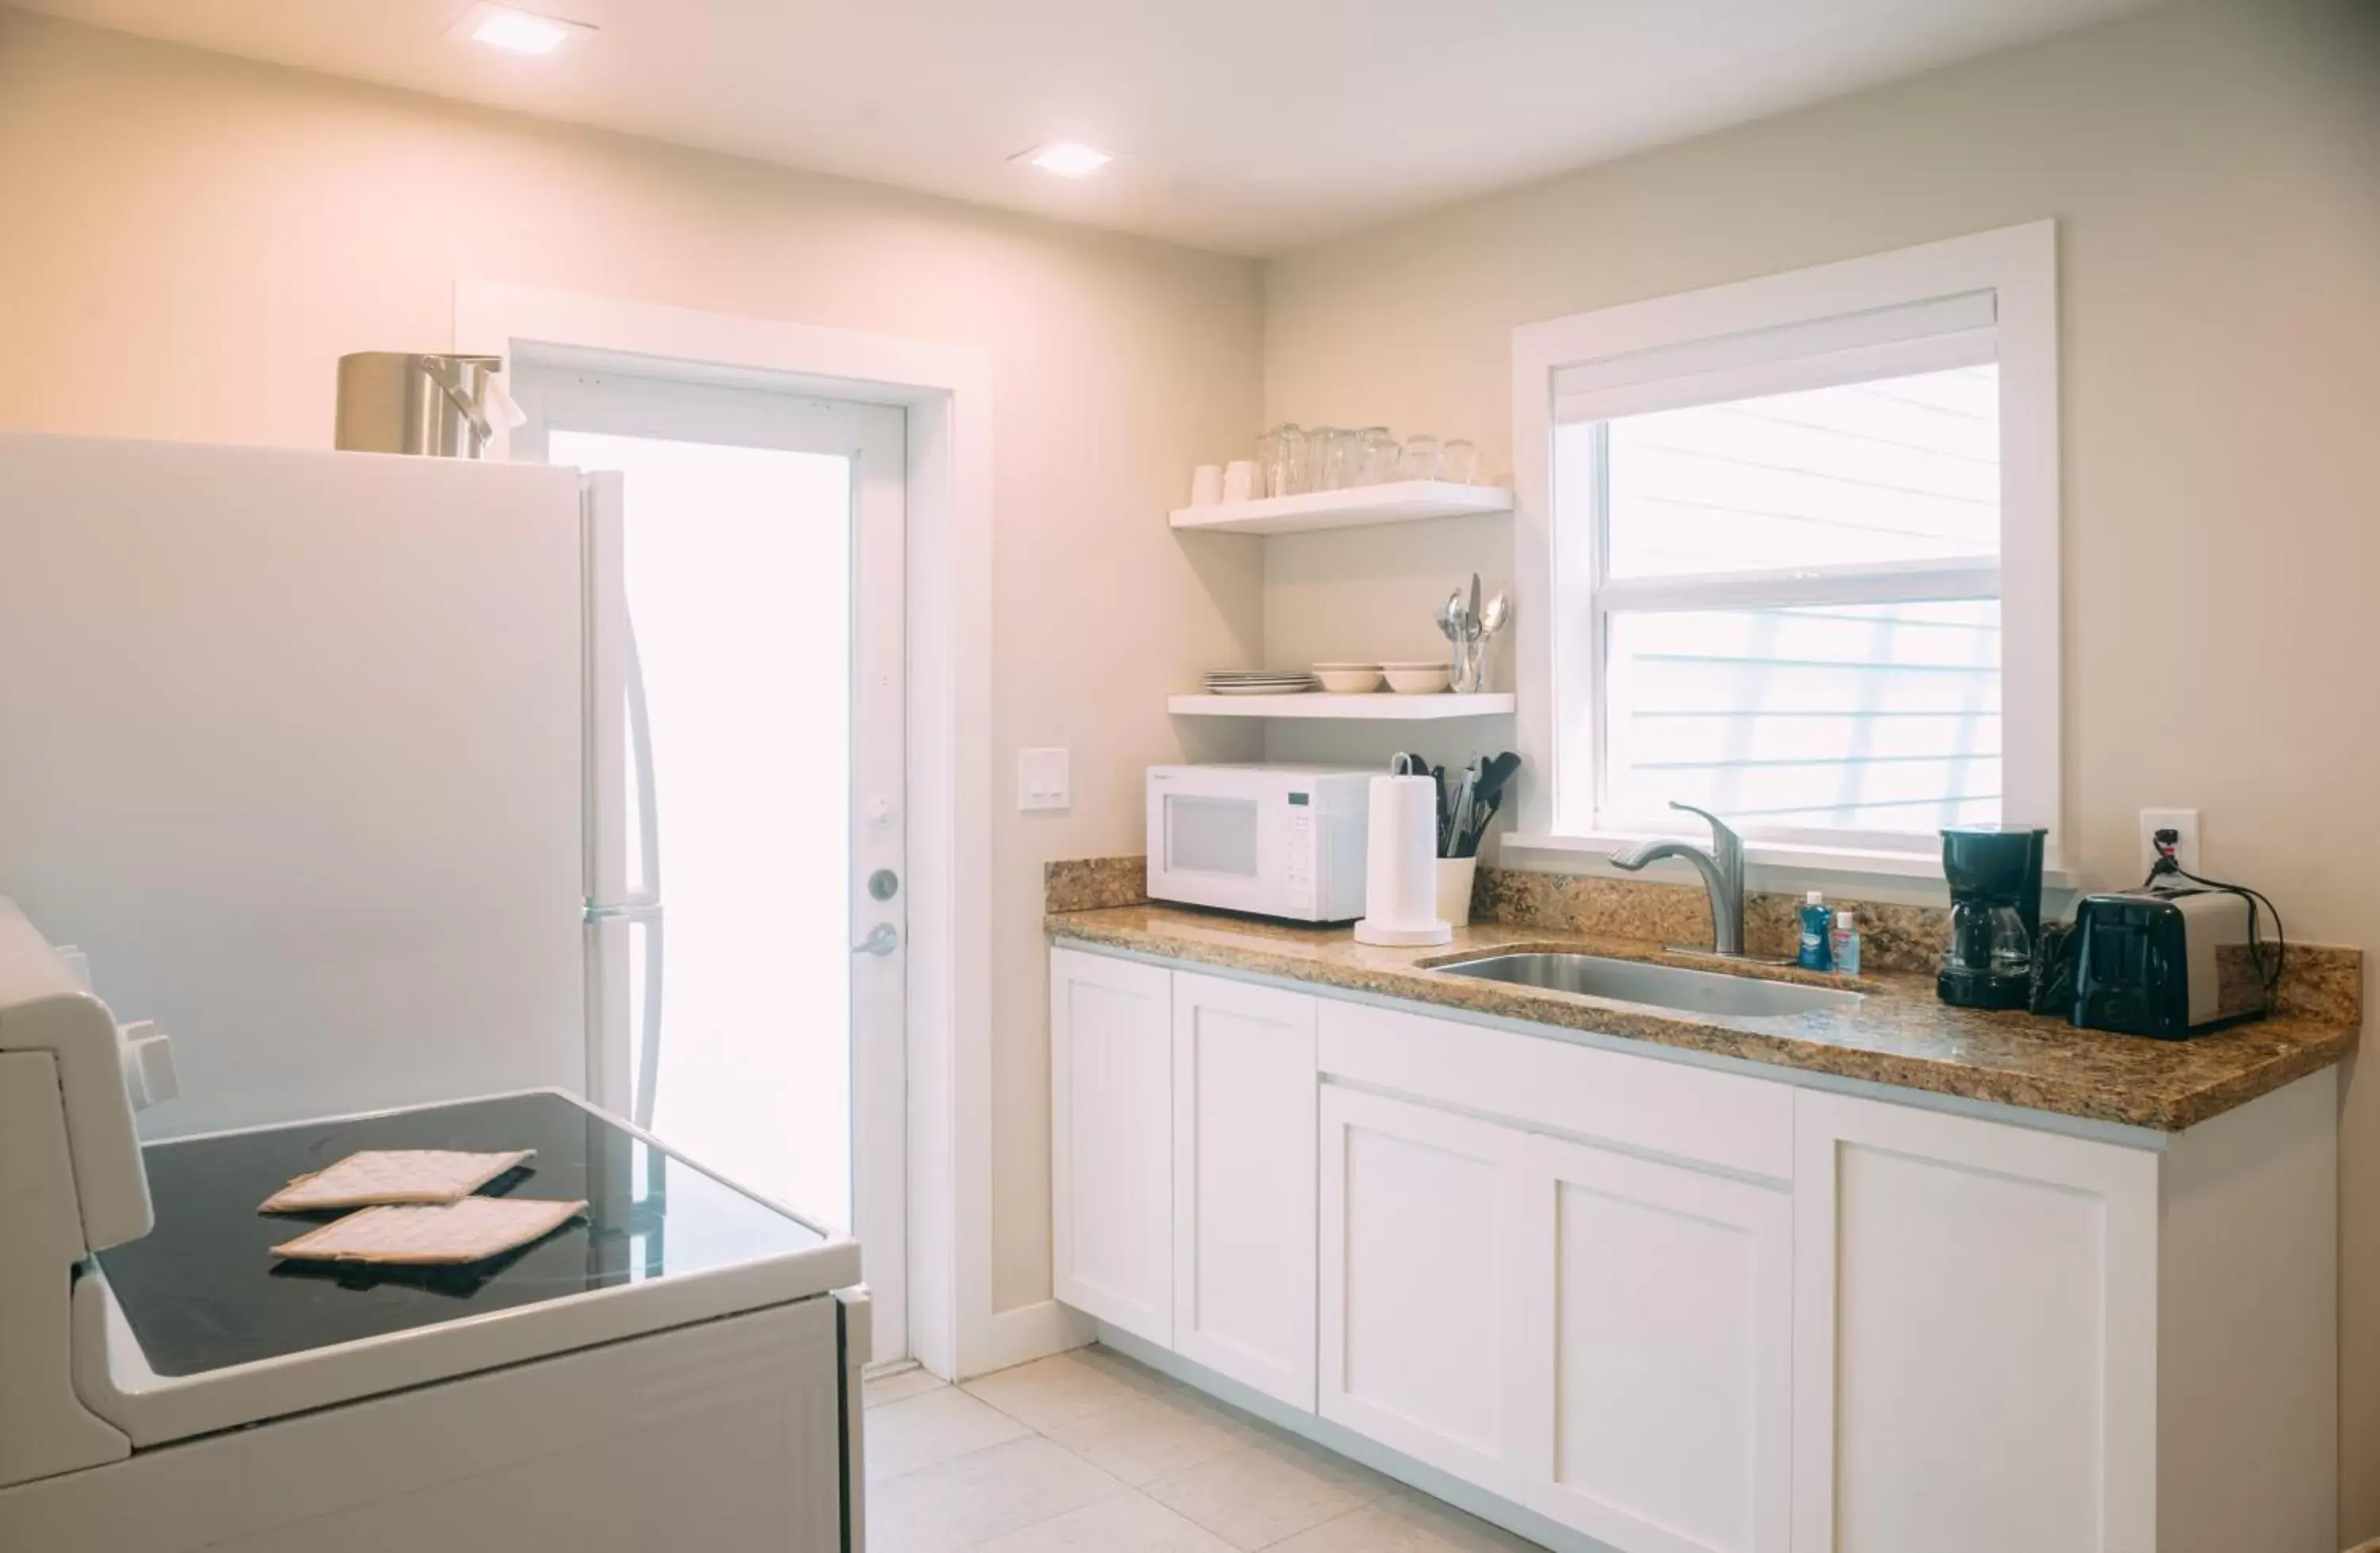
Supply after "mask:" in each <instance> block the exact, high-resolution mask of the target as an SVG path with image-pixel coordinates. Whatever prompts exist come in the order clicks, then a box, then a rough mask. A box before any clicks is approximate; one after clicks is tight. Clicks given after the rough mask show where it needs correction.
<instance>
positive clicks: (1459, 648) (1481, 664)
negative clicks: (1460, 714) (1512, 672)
mask: <svg viewBox="0 0 2380 1553" xmlns="http://www.w3.org/2000/svg"><path fill="white" fill-rule="evenodd" d="M1451 667H1452V674H1451V680H1452V684H1451V686H1450V688H1451V689H1452V690H1453V691H1454V693H1455V694H1456V695H1458V696H1475V695H1478V694H1479V693H1481V692H1482V691H1485V690H1486V689H1487V688H1488V638H1487V637H1475V638H1473V639H1471V640H1469V641H1458V642H1456V643H1455V644H1454V654H1453V657H1452V659H1451Z"/></svg>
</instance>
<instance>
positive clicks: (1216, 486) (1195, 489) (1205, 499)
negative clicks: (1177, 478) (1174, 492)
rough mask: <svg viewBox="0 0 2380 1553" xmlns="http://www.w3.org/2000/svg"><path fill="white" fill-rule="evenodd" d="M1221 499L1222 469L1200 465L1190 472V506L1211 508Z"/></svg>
mask: <svg viewBox="0 0 2380 1553" xmlns="http://www.w3.org/2000/svg"><path fill="white" fill-rule="evenodd" d="M1222 499H1223V467H1222V466H1221V465H1220V464H1201V465H1199V466H1198V467H1196V468H1195V469H1193V470H1191V471H1190V504H1191V505H1192V506H1194V507H1211V506H1214V505H1215V504H1218V503H1220V501H1222Z"/></svg>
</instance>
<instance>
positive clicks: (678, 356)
mask: <svg viewBox="0 0 2380 1553" xmlns="http://www.w3.org/2000/svg"><path fill="white" fill-rule="evenodd" d="M455 349H456V350H458V351H464V352H468V353H471V354H475V355H490V356H502V357H504V358H505V360H506V361H507V362H508V363H509V362H510V361H512V360H514V359H516V358H527V359H532V360H538V361H546V362H553V363H554V364H557V365H588V366H600V367H603V368H608V369H610V370H615V371H632V372H633V371H641V372H642V373H643V374H645V375H647V376H665V377H674V378H679V379H682V380H690V381H710V382H752V383H760V384H765V385H767V386H770V387H773V388H778V389H785V390H791V391H794V392H797V393H803V394H816V395H818V396H820V397H823V398H831V399H845V400H851V401H854V402H856V403H860V404H874V405H898V406H903V408H904V409H905V410H906V411H907V414H908V422H909V426H908V431H909V436H908V467H907V469H906V471H905V472H906V475H907V481H908V519H909V544H908V565H909V581H908V588H909V599H908V616H909V619H908V631H909V642H908V649H909V779H908V780H909V792H908V821H909V823H908V843H909V971H908V978H909V979H908V1005H909V1006H908V1019H909V1027H908V1058H909V1107H908V1150H909V1171H908V1178H909V1244H908V1273H909V1352H910V1353H911V1354H912V1355H913V1356H914V1357H915V1358H916V1359H917V1362H918V1363H919V1364H921V1365H924V1366H925V1367H926V1368H927V1369H928V1370H930V1371H931V1372H933V1373H934V1374H936V1375H938V1376H941V1377H944V1378H945V1379H952V1378H958V1377H965V1376H969V1375H974V1374H977V1373H978V1372H980V1371H981V1370H983V1369H985V1368H988V1367H990V1366H991V1365H992V1363H993V1362H994V1361H993V1358H992V1353H991V1344H992V1308H991V1015H990V1007H991V667H990V665H991V584H990V575H991V362H990V357H989V356H988V355H987V354H986V353H985V352H983V351H982V350H980V349H978V348H977V347H974V346H961V345H951V344H943V343H938V342H932V341H923V340H907V339H901V338H897V337H893V336H889V335H878V334H854V333H851V332H849V331H846V330H841V329H827V328H820V327H818V326H816V325H812V324H804V323H787V322H782V321H779V320H775V319H761V318H739V317H735V316H733V315H731V314H726V313H710V312H698V311H696V310H693V309H686V308H669V307H659V306H655V305H652V304H650V303H642V302H622V301H614V300H611V299H608V298H604V297H585V296H578V295H574V294H572V293H568V292H560V291H548V290H544V289H541V288H538V287H532V286H519V285H506V284H504V283H501V282H494V281H480V280H469V279H465V280H459V281H457V282H456V283H455ZM493 451H494V453H495V455H496V456H503V454H504V450H503V449H502V448H498V449H495V450H493Z"/></svg>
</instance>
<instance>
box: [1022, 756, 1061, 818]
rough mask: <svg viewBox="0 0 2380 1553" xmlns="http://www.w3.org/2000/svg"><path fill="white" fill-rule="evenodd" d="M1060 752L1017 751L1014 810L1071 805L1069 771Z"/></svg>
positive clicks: (1055, 807) (1057, 807)
mask: <svg viewBox="0 0 2380 1553" xmlns="http://www.w3.org/2000/svg"><path fill="white" fill-rule="evenodd" d="M1067 768H1068V761H1067V758H1066V752H1065V751H1064V750H1062V749H1020V750H1018V751H1017V752H1016V807H1018V808H1020V809H1024V810H1026V811H1031V810H1034V809H1062V808H1065V807H1067V806H1068V805H1070V804H1071V803H1073V801H1074V799H1073V795H1071V794H1069V793H1068V792H1067V787H1068V785H1069V771H1068V769H1067Z"/></svg>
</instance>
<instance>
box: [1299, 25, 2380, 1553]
mask: <svg viewBox="0 0 2380 1553" xmlns="http://www.w3.org/2000/svg"><path fill="white" fill-rule="evenodd" d="M2366 10H2367V16H2371V13H2370V12H2369V8H2368V7H2366ZM1583 89H1584V83H1583ZM2044 216H2055V217H2057V218H2058V222H2059V229H2060V247H2061V256H2060V268H2061V283H2062V285H2063V294H2062V304H2063V306H2062V312H2063V367H2062V392H2063V394H2064V406H2065V410H2064V448H2063V453H2064V464H2065V468H2064V489H2065V523H2066V528H2065V539H2064V558H2065V578H2066V599H2065V629H2066V633H2067V637H2066V639H2067V642H2068V644H2069V645H2068V654H2067V662H2066V673H2065V684H2066V723H2067V726H2066V739H2067V746H2066V748H2067V762H2066V773H2065V774H2066V783H2067V812H2068V815H2069V817H2070V824H2071V825H2072V827H2073V830H2074V834H2075V836H2076V838H2077V841H2078V842H2079V851H2080V858H2081V862H2082V865H2083V868H2084V870H2085V872H2086V874H2087V876H2088V878H2089V879H2090V880H2092V881H2093V883H2094V884H2095V885H2097V886H2102V887H2104V886H2107V885H2113V884H2118V883H2122V882H2129V879H2128V876H2130V875H2131V874H2132V872H2133V869H2134V855H2135V846H2136V843H2135V834H2134V832H2135V814H2136V811H2137V810H2139V809H2140V808H2142V807H2148V806H2168V805H2171V806H2193V807H2199V808H2201V809H2202V810H2204V835H2205V843H2204V852H2205V861H2206V866H2207V867H2210V868H2212V869H2214V870H2215V871H2216V872H2217V873H2218V874H2221V875H2224V876H2227V877H2233V878H2242V879H2245V880H2248V881H2250V882H2252V883H2254V884H2257V885H2260V886H2262V887H2263V888H2264V889H2265V890H2266V891H2268V892H2271V893H2272V894H2273V895H2274V896H2275V897H2276V898H2277V901H2278V902H2279V904H2280V905H2281V908H2282V909H2283V911H2284V912H2286V913H2287V914H2288V923H2289V929H2290V931H2291V932H2292V934H2294V935H2297V936H2301V937H2303V938H2306V939H2311V940H2325V941H2329V942H2335V943H2348V944H2355V945H2360V946H2362V947H2364V948H2366V949H2368V950H2375V951H2380V888H2375V883H2374V880H2375V877H2380V841H2375V833H2374V832H2375V819H2376V818H2380V815H2375V810H2374V804H2375V802H2376V801H2380V677H2375V674H2380V607H2375V604H2374V589H2375V587H2380V16H2371V19H2370V20H2368V21H2367V22H2366V23H2365V24H2364V26H2363V27H2362V29H2361V30H2359V29H2358V28H2357V27H2356V26H2355V25H2354V24H2351V23H2350V22H2349V21H2348V20H2347V19H2346V18H2345V17H2344V14H2343V13H2321V12H2313V11H2309V10H2306V9H2304V8H2301V6H2297V5H2295V4H2292V3H2289V0H2263V3H2260V4H2251V5H2244V6H2224V7H2221V8H2217V9H2204V8H2200V7H2196V6H2185V7H2175V8H2168V9H2162V10H2156V11H2152V12H2149V13H2147V14H2145V15H2143V16H2141V17H2139V18H2135V19H2132V20H2130V21H2127V22H2123V23H2119V24H2116V25H2113V26H2110V27H2107V28H2103V29H2100V30H2094V31H2091V32H2088V33H2083V34H2080V35H2077V36H2074V37H2071V38H2069V39H2065V40H2061V41H2056V42H2049V43H2046V44H2042V45H2037V46H2034V47H2030V48H2027V49H2024V50H2022V51H2019V52H2015V53H2012V54H2008V55H2000V56H1998V57H1995V58H1992V59H1987V60H1984V61H1980V62H1977V63H1974V64H1972V65H1968V66H1964V67H1957V68H1953V69H1949V70H1946V71H1942V72H1939V73H1937V74H1934V75H1930V76H1926V77H1923V78H1920V79H1915V80H1912V81H1909V82H1906V83H1903V84H1901V85H1898V86H1895V87H1891V88H1888V89H1886V90H1882V91H1872V92H1868V93H1865V94H1863V95H1861V96H1858V97H1855V98H1851V99H1847V100H1844V101H1841V102H1838V103H1831V104H1828V105H1825V106H1821V107H1818V108H1815V109H1812V110H1809V111H1806V112H1802V113H1797V114H1794V115H1790V116H1787V117H1783V118H1779V119H1774V120H1770V121H1768V122H1767V123H1763V124H1760V125H1756V126H1752V127H1745V128H1742V129H1738V130H1733V131H1730V132H1728V133H1725V134H1721V135H1718V136H1714V137H1711V138H1709V139H1706V140H1700V141H1696V142H1694V143H1691V144H1686V145H1682V146H1677V147H1673V148H1670V149H1666V150H1662V151H1658V152H1650V153H1647V154H1645V155H1641V156H1637V157H1633V158H1631V159H1628V160H1626V161H1623V162H1619V163H1615V164H1609V165H1607V166H1603V167H1599V168H1595V169H1590V170H1587V171H1585V172H1583V173H1579V174H1576V175H1573V176H1568V177H1565V178H1562V179H1560V180H1558V181H1555V182H1552V183H1548V184H1545V185H1541V186H1538V187H1535V188H1529V189H1526V190H1523V191H1520V192H1516V193H1512V194H1510V195H1506V196H1502V197H1499V198H1495V199H1490V200H1483V201H1480V202H1478V203H1475V204H1472V205H1468V206H1465V207H1463V208H1460V209H1456V210H1453V211H1450V212H1441V213H1439V214H1436V215H1433V216H1429V217H1426V218H1421V219H1416V220H1414V221H1411V222H1407V223H1404V224H1399V225H1396V226H1393V227H1390V228H1389V229H1386V230H1383V231H1378V232H1375V233H1372V234H1369V235H1367V236H1365V237H1361V238H1358V239H1354V240H1350V241H1346V242H1342V243H1339V244H1336V245H1332V246H1330V247H1326V248H1322V249H1314V250H1309V251H1307V252H1305V253H1302V254H1298V255H1295V256H1293V257H1291V258H1288V259H1285V260H1281V261H1276V262H1275V263H1273V264H1272V265H1271V266H1270V267H1269V270H1268V273H1267V281H1266V303H1267V314H1266V345H1265V373H1266V384H1265V389H1266V392H1265V397H1266V409H1267V414H1268V418H1269V419H1293V420H1296V421H1298V422H1300V423H1302V424H1307V425H1311V424H1316V423H1330V424H1350V423H1352V424H1357V425H1361V424H1366V423H1368V422H1374V421H1386V422H1388V423H1389V424H1390V425H1391V426H1395V427H1399V428H1407V429H1427V430H1431V431H1438V432H1439V433H1441V434H1455V435H1464V434H1467V435H1471V436H1474V437H1476V438H1478V439H1480V440H1481V441H1482V443H1483V444H1484V445H1485V446H1486V447H1488V449H1489V450H1490V451H1491V456H1490V458H1489V460H1488V464H1489V467H1494V468H1502V467H1508V466H1509V465H1510V464H1511V463H1512V457H1511V452H1510V449H1511V443H1510V436H1511V431H1510V426H1509V418H1508V413H1507V412H1508V408H1509V402H1510V394H1511V389H1510V385H1509V376H1508V374H1509V361H1510V337H1511V331H1512V327H1513V326H1514V325H1516V324H1519V323H1523V322H1530V321H1533V320H1537V319H1544V318H1551V317H1558V316H1560V315H1563V314H1567V313H1573V312H1578V311H1582V310H1585V309H1593V308H1597V307H1601V306H1604V305H1607V304H1609V303H1615V302H1620V301H1625V300H1630V299H1633V298H1637V297H1651V296H1657V295H1660V294H1663V293H1667V292H1672V291H1679V290H1683V289H1687V288H1690V287H1694V286H1701V285H1713V284H1717V283H1719V282H1723V281H1730V280H1737V279H1742V278H1744V277H1748V276H1753V275H1758V274H1763V273H1775V272H1777V271H1780V270H1787V269H1792V268H1795V267H1798V266H1802V265H1807V264H1813V263H1819V262H1823V261H1828V260H1833V259H1841V258H1848V257H1851V256H1853V255H1857V254H1862V253H1868V252H1875V251H1879V250H1882V249H1891V248H1897V247H1901V246H1904V245H1908V244H1912V243H1917V242H1923V241H1926V240H1929V239H1933V238H1938V237H1950V236H1954V235H1957V234H1960V233H1964V232H1973V231H1977V230H1981V229H1984V228H1987V227H1993V226H2000V225H2005V224H2012V223H2018V222H2027V221H2034V220H2037V219H2039V218H2041V217H2044ZM1510 565H1511V560H1510V537H1509V520H1488V521H1482V522H1477V523H1475V524H1474V525H1473V526H1472V527H1471V528H1469V529H1468V530H1467V531H1465V532H1462V533H1459V534H1452V535H1450V534H1448V533H1443V532H1441V533H1437V534H1431V533H1427V532H1426V531H1425V529H1423V528H1415V529H1414V530H1411V531H1410V532H1409V533H1400V532H1397V531H1393V530H1373V531H1369V532H1361V531H1358V532H1351V533H1343V534H1325V535H1310V536H1301V537H1299V538H1297V539H1294V540H1274V541H1272V542H1271V550H1270V553H1269V557H1268V560H1267V573H1266V605H1265V628H1266V637H1267V648H1268V654H1269V657H1271V658H1272V659H1273V660H1275V661H1282V662H1290V661H1306V660H1307V659H1309V658H1312V657H1318V656H1333V657H1351V656H1354V655H1357V654H1360V653H1368V652H1379V651H1392V650H1393V651H1404V650H1408V649H1410V650H1412V651H1415V652H1419V651H1421V650H1423V649H1435V648H1436V646H1437V643H1436V639H1435V633H1434V632H1432V631H1431V630H1430V629H1429V627H1428V625H1427V619H1426V615H1427V610H1428V608H1429V606H1430V604H1431V602H1432V601H1433V600H1434V599H1439V598H1443V597H1444V594H1445V589H1446V588H1447V587H1448V586H1449V583H1450V581H1451V578H1452V577H1453V576H1456V575H1458V574H1460V573H1462V572H1467V571H1468V570H1470V569H1471V568H1472V567H1473V566H1478V567H1479V568H1481V569H1482V570H1484V571H1486V572H1487V573H1488V576H1489V578H1490V580H1491V581H1492V580H1493V579H1495V578H1496V577H1498V576H1500V575H1501V574H1503V573H1504V572H1505V571H1507V570H1509V568H1510ZM1349 578H1356V579H1360V585H1359V586H1354V587H1350V586H1348V584H1347V580H1346V579H1349ZM1305 753H1308V754H1313V753H1318V751H1316V750H1314V749H1312V748H1311V747H1309V748H1308V749H1307V750H1306V751H1305ZM2345 1128H2346V1132H2345V1140H2346V1141H2345V1159H2344V1160H2343V1161H2342V1176H2343V1179H2342V1194H2341V1196H2342V1201H2341V1219H2342V1223H2341V1231H2342V1249H2343V1256H2344V1265H2343V1267H2342V1268H2341V1275H2340V1287H2341V1293H2342V1299H2343V1306H2342V1309H2343V1320H2342V1331H2341V1340H2342V1341H2341V1346H2342V1354H2343V1359H2344V1378H2343V1396H2342V1418H2341V1422H2342V1433H2341V1440H2340V1450H2341V1461H2342V1467H2343V1472H2342V1509H2343V1523H2342V1525H2341V1527H2340V1530H2341V1532H2342V1533H2345V1534H2351V1535H2347V1536H2346V1537H2345V1540H2347V1541H2350V1542H2351V1541H2353V1540H2355V1538H2356V1536H2358V1535H2362V1536H2372V1535H2380V1062H2373V1061H2369V1060H2367V1061H2365V1062H2362V1064H2361V1071H2360V1072H2358V1073H2356V1074H2354V1075H2353V1077H2352V1080H2351V1082H2350V1086H2349V1091H2348V1098H2347V1101H2346V1116H2345Z"/></svg>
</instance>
